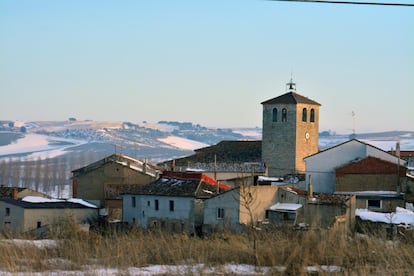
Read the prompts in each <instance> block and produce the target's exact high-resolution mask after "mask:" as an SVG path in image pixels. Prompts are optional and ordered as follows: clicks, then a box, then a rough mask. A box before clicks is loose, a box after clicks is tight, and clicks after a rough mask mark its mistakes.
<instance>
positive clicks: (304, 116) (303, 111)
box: [302, 108, 308, 122]
mask: <svg viewBox="0 0 414 276" xmlns="http://www.w3.org/2000/svg"><path fill="white" fill-rule="evenodd" d="M307 120H308V110H307V109H306V108H304V109H302V122H306V121H307Z"/></svg>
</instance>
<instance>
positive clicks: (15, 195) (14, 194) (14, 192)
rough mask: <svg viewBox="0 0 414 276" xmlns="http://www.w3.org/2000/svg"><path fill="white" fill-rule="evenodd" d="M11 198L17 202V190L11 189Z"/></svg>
mask: <svg viewBox="0 0 414 276" xmlns="http://www.w3.org/2000/svg"><path fill="white" fill-rule="evenodd" d="M12 197H13V199H14V200H17V199H18V198H19V193H18V192H17V188H13V190H12Z"/></svg>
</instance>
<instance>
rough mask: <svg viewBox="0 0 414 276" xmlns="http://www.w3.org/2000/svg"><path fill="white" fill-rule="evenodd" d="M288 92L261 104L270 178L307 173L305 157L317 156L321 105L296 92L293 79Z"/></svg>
mask: <svg viewBox="0 0 414 276" xmlns="http://www.w3.org/2000/svg"><path fill="white" fill-rule="evenodd" d="M286 87H287V93H285V94H283V95H281V96H278V97H276V98H273V99H270V100H267V101H264V102H262V105H263V130H262V131H263V132H262V159H263V162H264V163H265V164H266V167H267V170H268V176H284V175H286V174H295V173H304V172H305V169H306V168H305V161H304V160H303V158H304V157H306V156H309V155H311V154H314V153H317V152H318V150H319V147H318V133H319V107H320V106H321V105H320V104H319V103H317V102H315V101H313V100H311V99H309V98H306V97H304V96H301V95H299V94H297V93H296V84H295V83H293V82H292V80H291V81H290V82H289V83H287V84H286Z"/></svg>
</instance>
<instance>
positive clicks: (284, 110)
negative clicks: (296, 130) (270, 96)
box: [282, 108, 287, 122]
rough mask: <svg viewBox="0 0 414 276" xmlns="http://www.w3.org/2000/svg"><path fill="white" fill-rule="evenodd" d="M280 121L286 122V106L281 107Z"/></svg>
mask: <svg viewBox="0 0 414 276" xmlns="http://www.w3.org/2000/svg"><path fill="white" fill-rule="evenodd" d="M282 122H287V110H286V108H283V109H282Z"/></svg>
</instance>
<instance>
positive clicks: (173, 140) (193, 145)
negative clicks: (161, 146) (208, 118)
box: [158, 136, 209, 150]
mask: <svg viewBox="0 0 414 276" xmlns="http://www.w3.org/2000/svg"><path fill="white" fill-rule="evenodd" d="M158 141H160V142H163V143H165V144H169V145H171V146H173V147H176V148H179V149H184V150H195V149H199V148H204V147H207V146H209V145H208V144H205V143H201V142H198V141H194V140H190V139H186V138H182V137H177V136H168V137H166V138H159V139H158Z"/></svg>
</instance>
